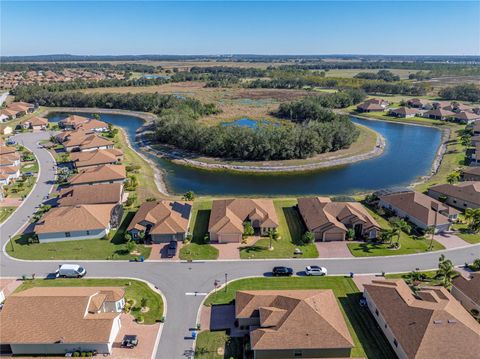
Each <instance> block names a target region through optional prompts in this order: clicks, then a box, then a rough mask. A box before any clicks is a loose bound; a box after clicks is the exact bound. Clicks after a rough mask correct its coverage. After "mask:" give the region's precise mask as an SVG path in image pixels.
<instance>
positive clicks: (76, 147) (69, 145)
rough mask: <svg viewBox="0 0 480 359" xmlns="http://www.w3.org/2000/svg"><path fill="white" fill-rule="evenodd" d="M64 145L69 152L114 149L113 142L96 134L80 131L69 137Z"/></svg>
mask: <svg viewBox="0 0 480 359" xmlns="http://www.w3.org/2000/svg"><path fill="white" fill-rule="evenodd" d="M63 146H64V147H65V150H66V151H67V152H72V151H80V152H89V151H95V150H109V149H112V148H113V142H112V141H110V140H108V139H106V138H105V137H102V136H99V135H96V134H83V133H81V132H80V133H78V134H77V135H75V136H70V137H68V138H67V139H66V140H65V141H64V142H63Z"/></svg>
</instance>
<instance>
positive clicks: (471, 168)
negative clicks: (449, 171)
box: [462, 166, 480, 176]
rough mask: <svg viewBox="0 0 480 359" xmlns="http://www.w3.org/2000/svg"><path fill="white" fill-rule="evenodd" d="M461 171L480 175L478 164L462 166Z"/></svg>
mask: <svg viewBox="0 0 480 359" xmlns="http://www.w3.org/2000/svg"><path fill="white" fill-rule="evenodd" d="M462 173H467V174H471V175H478V176H480V166H469V167H465V168H462Z"/></svg>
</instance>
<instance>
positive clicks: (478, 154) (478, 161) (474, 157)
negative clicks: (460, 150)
mask: <svg viewBox="0 0 480 359" xmlns="http://www.w3.org/2000/svg"><path fill="white" fill-rule="evenodd" d="M470 166H480V145H476V146H475V148H474V149H473V151H472V152H471V153H470Z"/></svg>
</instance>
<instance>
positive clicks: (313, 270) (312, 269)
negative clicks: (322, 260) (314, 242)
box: [305, 266, 327, 276]
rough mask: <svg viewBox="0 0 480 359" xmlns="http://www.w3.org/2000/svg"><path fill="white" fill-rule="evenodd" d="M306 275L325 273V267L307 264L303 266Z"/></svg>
mask: <svg viewBox="0 0 480 359" xmlns="http://www.w3.org/2000/svg"><path fill="white" fill-rule="evenodd" d="M305 274H306V275H320V276H322V275H327V268H325V267H320V266H307V267H305Z"/></svg>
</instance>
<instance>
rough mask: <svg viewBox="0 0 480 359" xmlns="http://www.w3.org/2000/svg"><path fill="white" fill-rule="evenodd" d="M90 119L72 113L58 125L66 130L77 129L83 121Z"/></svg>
mask: <svg viewBox="0 0 480 359" xmlns="http://www.w3.org/2000/svg"><path fill="white" fill-rule="evenodd" d="M89 120H90V119H89V118H87V117H83V116H78V115H71V116H68V117H67V118H64V119H63V120H61V121H59V122H58V125H59V126H60V127H61V128H63V129H65V130H76V129H77V128H78V127H79V126H80V125H81V124H82V123H85V122H88V121H89Z"/></svg>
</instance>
